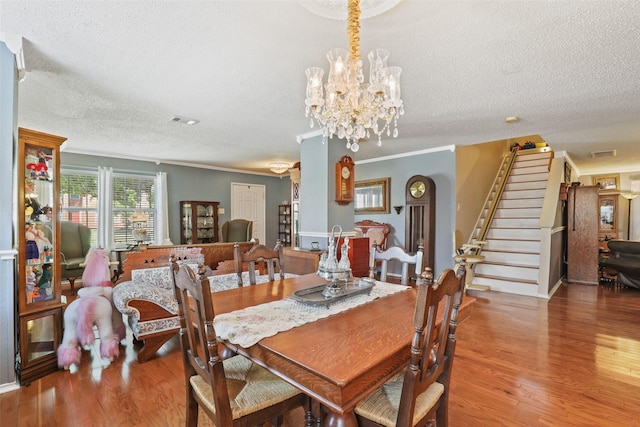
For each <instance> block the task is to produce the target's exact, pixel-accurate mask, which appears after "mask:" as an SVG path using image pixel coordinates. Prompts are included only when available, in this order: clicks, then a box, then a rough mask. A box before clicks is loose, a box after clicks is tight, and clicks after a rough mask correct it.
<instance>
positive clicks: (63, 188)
mask: <svg viewBox="0 0 640 427" xmlns="http://www.w3.org/2000/svg"><path fill="white" fill-rule="evenodd" d="M60 219H61V220H62V221H71V222H76V223H80V224H84V225H86V226H87V227H89V229H90V230H91V245H92V246H93V245H95V244H96V243H97V241H98V174H97V173H91V172H84V171H64V170H63V171H61V173H60Z"/></svg>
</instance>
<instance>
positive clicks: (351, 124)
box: [305, 0, 404, 152]
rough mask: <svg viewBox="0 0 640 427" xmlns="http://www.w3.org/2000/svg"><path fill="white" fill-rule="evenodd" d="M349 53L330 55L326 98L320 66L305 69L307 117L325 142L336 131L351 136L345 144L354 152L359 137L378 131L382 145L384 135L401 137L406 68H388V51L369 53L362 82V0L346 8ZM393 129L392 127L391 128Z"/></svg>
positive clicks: (337, 51) (353, 0)
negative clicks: (366, 79)
mask: <svg viewBox="0 0 640 427" xmlns="http://www.w3.org/2000/svg"><path fill="white" fill-rule="evenodd" d="M347 19H348V27H347V35H348V36H349V52H347V50H346V49H340V48H337V49H333V50H331V51H330V52H329V53H328V54H327V59H328V60H329V75H328V78H327V84H326V86H325V88H326V96H325V95H323V87H322V86H323V83H322V77H323V76H324V70H323V69H322V68H319V67H311V68H307V70H306V75H307V94H306V96H307V97H306V100H305V105H306V109H305V110H306V114H305V115H306V117H311V119H310V124H311V127H313V126H314V122H318V125H319V126H320V127H321V128H322V135H323V141H326V139H327V138H333V136H334V135H337V137H338V138H340V139H346V140H347V148H350V149H351V150H352V151H354V152H356V151H358V149H359V148H360V147H359V145H358V141H360V140H361V139H363V138H368V137H369V136H370V133H371V132H373V133H374V134H376V135H378V146H381V145H382V135H383V134H384V133H386V134H387V136H390V135H391V134H392V133H393V137H394V138H396V137H397V136H398V127H397V126H398V116H401V115H403V114H404V107H403V106H402V99H401V98H400V73H401V72H402V68H400V67H389V66H387V58H388V57H389V52H388V51H387V50H385V49H375V50H374V51H372V52H371V53H369V55H368V58H369V62H370V71H369V83H366V84H365V83H364V73H363V71H362V59H361V57H360V0H349V6H348V18H347ZM392 127H393V131H392V130H391V128H392Z"/></svg>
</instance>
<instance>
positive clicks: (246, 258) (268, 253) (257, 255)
mask: <svg viewBox="0 0 640 427" xmlns="http://www.w3.org/2000/svg"><path fill="white" fill-rule="evenodd" d="M233 260H234V265H235V271H236V275H237V276H238V286H242V271H243V266H244V265H248V268H249V283H250V284H251V285H255V284H256V263H258V262H264V263H265V264H266V268H267V274H268V275H269V281H273V280H274V279H275V271H276V269H277V271H278V274H279V275H280V279H281V280H282V279H284V273H283V271H284V267H283V262H282V243H281V242H280V240H278V241H277V242H276V246H275V247H274V248H273V249H270V248H268V247H267V246H265V245H262V244H258V245H254V246H253V247H252V248H251V249H250V250H249V251H248V252H245V253H242V250H241V249H240V246H239V245H238V244H237V243H236V245H235V247H234V248H233Z"/></svg>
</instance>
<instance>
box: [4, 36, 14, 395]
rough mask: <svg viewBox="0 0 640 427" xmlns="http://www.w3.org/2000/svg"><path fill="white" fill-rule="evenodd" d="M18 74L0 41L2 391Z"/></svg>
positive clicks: (9, 341)
mask: <svg viewBox="0 0 640 427" xmlns="http://www.w3.org/2000/svg"><path fill="white" fill-rule="evenodd" d="M17 86H18V85H17V74H16V67H15V60H14V56H13V53H11V51H10V50H9V49H8V48H7V47H6V45H5V44H4V42H0V392H2V391H3V389H11V388H14V387H16V386H17V385H16V375H15V371H14V362H15V354H16V350H17V346H16V313H15V310H14V308H15V304H16V301H15V294H16V290H15V287H14V282H15V262H16V261H15V256H14V255H13V253H14V250H13V232H12V231H13V227H14V218H15V217H14V215H13V211H14V197H13V194H14V188H15V185H16V181H15V179H14V177H15V174H14V172H13V158H14V147H15V146H16V143H15V140H14V135H17V133H16V115H15V111H17V110H18V109H17V99H18V96H17V95H18V93H17V90H18V89H17Z"/></svg>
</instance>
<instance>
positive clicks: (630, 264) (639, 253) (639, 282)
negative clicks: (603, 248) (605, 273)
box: [600, 240, 640, 288]
mask: <svg viewBox="0 0 640 427" xmlns="http://www.w3.org/2000/svg"><path fill="white" fill-rule="evenodd" d="M607 246H608V248H609V256H608V257H601V258H600V269H601V270H602V269H605V268H606V269H611V270H615V271H616V272H617V281H618V284H619V285H623V286H630V287H633V288H640V242H637V241H631V240H609V242H608V245H607Z"/></svg>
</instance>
